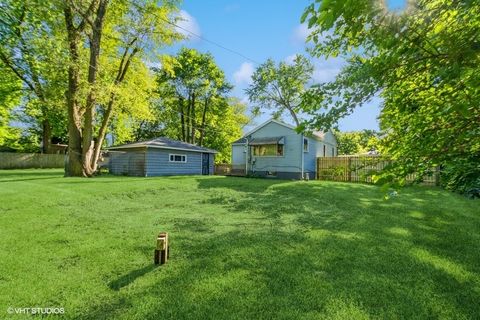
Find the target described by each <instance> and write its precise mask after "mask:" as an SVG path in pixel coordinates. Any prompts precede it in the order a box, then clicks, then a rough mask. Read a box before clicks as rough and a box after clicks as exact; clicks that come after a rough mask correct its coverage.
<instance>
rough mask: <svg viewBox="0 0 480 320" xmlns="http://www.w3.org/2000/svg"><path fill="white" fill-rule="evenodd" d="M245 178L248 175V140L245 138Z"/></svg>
mask: <svg viewBox="0 0 480 320" xmlns="http://www.w3.org/2000/svg"><path fill="white" fill-rule="evenodd" d="M245 140H246V141H245V176H247V174H248V138H245Z"/></svg>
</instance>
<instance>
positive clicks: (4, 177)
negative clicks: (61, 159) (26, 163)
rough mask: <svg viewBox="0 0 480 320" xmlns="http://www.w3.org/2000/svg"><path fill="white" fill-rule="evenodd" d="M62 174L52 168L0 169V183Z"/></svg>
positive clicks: (50, 177)
mask: <svg viewBox="0 0 480 320" xmlns="http://www.w3.org/2000/svg"><path fill="white" fill-rule="evenodd" d="M62 177H63V175H62V174H61V173H59V172H56V171H54V170H43V171H42V169H38V170H25V171H23V170H21V171H20V170H0V183H2V182H18V181H29V180H45V179H58V178H62Z"/></svg>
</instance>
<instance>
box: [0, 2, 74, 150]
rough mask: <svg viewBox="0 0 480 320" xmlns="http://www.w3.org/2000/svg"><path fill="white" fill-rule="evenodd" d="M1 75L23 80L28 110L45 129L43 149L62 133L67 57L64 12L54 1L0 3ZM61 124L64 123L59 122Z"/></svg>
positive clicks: (42, 129) (4, 77) (23, 95)
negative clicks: (54, 136) (61, 119)
mask: <svg viewBox="0 0 480 320" xmlns="http://www.w3.org/2000/svg"><path fill="white" fill-rule="evenodd" d="M0 8H1V10H0V64H2V65H3V66H4V67H3V72H2V73H1V75H0V77H1V78H2V81H7V80H8V79H9V78H11V76H15V77H16V78H17V79H18V80H20V81H21V82H22V86H23V90H22V100H23V102H24V104H25V105H26V107H27V108H26V110H27V112H28V113H29V114H30V116H31V119H34V120H35V121H36V122H37V123H36V124H35V125H38V126H39V127H40V128H41V130H40V131H41V134H42V142H43V143H42V145H43V152H45V153H48V152H49V151H50V150H49V149H50V148H49V146H50V143H51V140H52V135H55V134H56V135H62V134H63V130H64V128H63V126H62V125H61V124H62V123H63V121H58V122H57V121H52V120H55V119H60V118H63V117H64V112H63V110H64V109H63V104H62V101H63V99H64V98H63V97H64V92H65V82H66V73H65V71H66V67H65V64H62V63H58V61H59V60H63V59H64V58H65V57H66V51H65V50H63V49H64V46H63V45H62V38H61V30H62V29H61V27H62V26H61V24H60V23H59V20H60V17H61V15H60V12H59V11H58V10H55V3H54V2H43V1H37V0H25V1H12V0H5V1H3V2H2V3H1V4H0ZM59 124H60V125H59Z"/></svg>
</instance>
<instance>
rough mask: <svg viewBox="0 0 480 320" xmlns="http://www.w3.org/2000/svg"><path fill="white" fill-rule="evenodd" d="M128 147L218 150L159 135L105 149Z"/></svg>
mask: <svg viewBox="0 0 480 320" xmlns="http://www.w3.org/2000/svg"><path fill="white" fill-rule="evenodd" d="M130 148H157V149H171V150H182V151H192V152H204V153H218V151H216V150H213V149H209V148H205V147H200V146H197V145H194V144H191V143H186V142H183V141H178V140H173V139H170V138H167V137H159V138H155V139H151V140H147V141H140V142H134V143H129V144H124V145H120V146H115V147H110V148H107V150H121V149H130Z"/></svg>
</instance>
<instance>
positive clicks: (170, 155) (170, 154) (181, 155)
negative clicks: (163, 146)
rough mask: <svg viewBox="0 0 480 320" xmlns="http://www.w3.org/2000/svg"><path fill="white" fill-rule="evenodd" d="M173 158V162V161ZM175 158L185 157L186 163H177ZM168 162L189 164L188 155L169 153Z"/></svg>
mask: <svg viewBox="0 0 480 320" xmlns="http://www.w3.org/2000/svg"><path fill="white" fill-rule="evenodd" d="M172 156H173V160H172ZM175 156H180V157H185V161H175ZM168 162H171V163H187V155H186V154H179V153H169V154H168Z"/></svg>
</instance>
